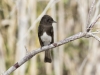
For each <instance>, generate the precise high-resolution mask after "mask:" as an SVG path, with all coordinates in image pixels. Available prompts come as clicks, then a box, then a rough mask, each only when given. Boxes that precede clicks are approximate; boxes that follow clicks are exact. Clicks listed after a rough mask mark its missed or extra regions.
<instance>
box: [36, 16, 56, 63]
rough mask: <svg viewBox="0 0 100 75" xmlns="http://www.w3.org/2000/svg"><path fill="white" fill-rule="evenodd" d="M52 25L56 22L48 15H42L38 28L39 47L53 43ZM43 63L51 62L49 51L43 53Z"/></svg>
mask: <svg viewBox="0 0 100 75" xmlns="http://www.w3.org/2000/svg"><path fill="white" fill-rule="evenodd" d="M53 23H57V22H56V21H54V20H53V18H52V17H51V16H49V15H44V16H43V17H42V18H41V20H40V24H39V26H38V38H39V42H40V45H41V47H43V46H46V45H50V44H52V43H54V31H53V26H52V24H53ZM44 62H48V63H51V62H52V57H51V50H46V51H45V56H44Z"/></svg>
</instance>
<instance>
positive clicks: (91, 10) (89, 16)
mask: <svg viewBox="0 0 100 75" xmlns="http://www.w3.org/2000/svg"><path fill="white" fill-rule="evenodd" d="M94 5H95V0H93V2H92V4H91V7H90V9H89V13H88V21H87V27H88V25H89V24H90V21H91V15H92V12H93V9H94Z"/></svg>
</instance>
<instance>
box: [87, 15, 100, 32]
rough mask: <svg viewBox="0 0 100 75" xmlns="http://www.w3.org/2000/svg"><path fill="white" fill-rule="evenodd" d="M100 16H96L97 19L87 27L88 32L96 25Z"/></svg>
mask: <svg viewBox="0 0 100 75" xmlns="http://www.w3.org/2000/svg"><path fill="white" fill-rule="evenodd" d="M99 18H100V15H98V16H97V18H96V20H95V21H94V22H93V23H91V24H90V25H89V27H88V28H87V32H89V31H90V29H91V28H92V27H93V26H94V25H95V23H96V22H97V21H98V20H99Z"/></svg>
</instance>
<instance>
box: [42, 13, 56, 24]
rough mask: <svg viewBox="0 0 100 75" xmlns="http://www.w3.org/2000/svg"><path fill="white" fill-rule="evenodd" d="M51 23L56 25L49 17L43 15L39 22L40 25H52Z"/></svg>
mask: <svg viewBox="0 0 100 75" xmlns="http://www.w3.org/2000/svg"><path fill="white" fill-rule="evenodd" d="M52 23H56V21H54V20H53V18H52V17H50V16H49V15H44V16H43V17H42V19H41V21H40V24H48V25H52Z"/></svg>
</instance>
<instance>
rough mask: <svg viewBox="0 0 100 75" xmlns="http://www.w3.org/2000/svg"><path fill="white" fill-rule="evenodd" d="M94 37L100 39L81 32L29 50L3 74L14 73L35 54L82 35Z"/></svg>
mask: <svg viewBox="0 0 100 75" xmlns="http://www.w3.org/2000/svg"><path fill="white" fill-rule="evenodd" d="M86 36H88V37H94V38H95V39H98V40H99V41H100V38H99V37H96V36H95V35H92V33H91V32H90V33H85V32H79V33H77V34H75V35H73V36H70V37H68V38H66V39H64V40H61V41H59V42H57V43H53V44H50V45H47V46H44V47H42V48H38V49H36V50H32V51H31V52H29V53H28V54H27V55H26V56H25V57H24V58H23V59H21V60H20V61H18V62H17V63H16V64H14V65H13V66H12V67H10V68H9V69H8V70H7V71H6V72H5V73H4V74H3V75H9V74H10V73H12V72H13V71H15V70H16V69H17V68H19V67H20V66H21V65H23V64H24V63H25V62H26V61H28V60H29V59H31V58H32V57H33V56H35V55H36V54H38V53H40V52H43V51H46V50H49V49H52V48H55V47H58V46H60V45H63V44H66V43H68V42H71V41H74V40H76V39H79V38H82V37H86Z"/></svg>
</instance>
